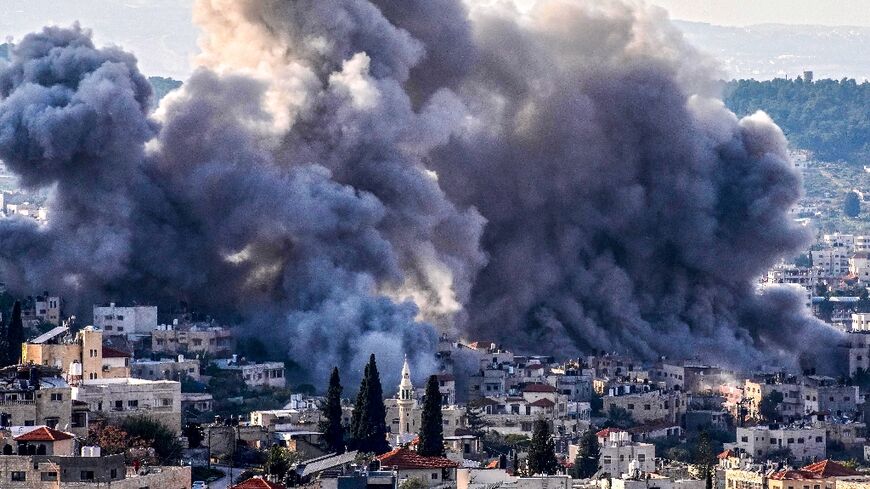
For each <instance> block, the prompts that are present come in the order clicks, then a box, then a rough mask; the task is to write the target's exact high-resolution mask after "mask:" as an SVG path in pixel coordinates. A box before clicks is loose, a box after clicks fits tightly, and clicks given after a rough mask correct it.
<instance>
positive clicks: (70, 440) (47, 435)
mask: <svg viewBox="0 0 870 489" xmlns="http://www.w3.org/2000/svg"><path fill="white" fill-rule="evenodd" d="M3 438H4V439H3V442H2V445H3V454H4V455H12V454H13V453H14V454H16V455H63V456H72V455H74V454H75V448H76V447H75V436H74V435H73V434H71V433H65V432H63V431H58V430H55V429H52V428H49V427H48V426H41V427H39V428H35V429H30V430H28V431H25V432H24V433H22V434H20V435H18V436H11V434H10V437H6V436H4V437H3Z"/></svg>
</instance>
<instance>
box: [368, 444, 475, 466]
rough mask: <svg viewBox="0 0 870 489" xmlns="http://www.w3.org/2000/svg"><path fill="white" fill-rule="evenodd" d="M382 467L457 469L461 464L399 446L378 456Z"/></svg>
mask: <svg viewBox="0 0 870 489" xmlns="http://www.w3.org/2000/svg"><path fill="white" fill-rule="evenodd" d="M378 461H380V462H381V467H395V468H396V469H398V470H413V469H455V468H457V467H458V466H459V465H458V464H457V463H456V462H454V461H452V460H450V459H447V458H444V457H424V456H423V455H419V454H417V452H414V451H411V450H409V449H407V448H397V449H395V450H393V451H392V452H387V453H385V454H383V455H380V456H378Z"/></svg>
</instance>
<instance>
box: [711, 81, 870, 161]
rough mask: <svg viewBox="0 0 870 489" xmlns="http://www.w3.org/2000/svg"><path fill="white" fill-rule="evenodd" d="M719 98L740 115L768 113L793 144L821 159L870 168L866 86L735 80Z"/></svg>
mask: <svg viewBox="0 0 870 489" xmlns="http://www.w3.org/2000/svg"><path fill="white" fill-rule="evenodd" d="M723 99H724V101H725V104H726V105H727V106H728V108H730V109H731V110H732V111H734V112H735V113H736V114H737V115H740V116H743V115H747V114H751V113H753V112H755V111H757V110H763V111H765V112H767V113H768V114H769V115H770V116H771V117H772V118H773V120H774V121H775V122H776V123H777V124H779V126H780V127H781V128H782V130H783V132H785V134H786V136H788V138H789V141H790V142H791V144H793V145H794V146H796V147H799V148H802V149H809V150H811V151H813V152H815V153H816V156H817V157H818V158H819V159H821V160H825V161H838V160H845V161H847V162H849V163H852V164H858V165H868V164H870V83H867V82H864V83H857V82H856V81H855V80H852V79H843V80H817V81H815V82H813V83H806V82H804V81H803V80H802V79H800V78H797V79H794V80H785V79H781V78H780V79H775V80H770V81H756V80H739V81H731V82H728V83H727V84H726V85H725V90H724V97H723Z"/></svg>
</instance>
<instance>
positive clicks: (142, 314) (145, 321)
mask: <svg viewBox="0 0 870 489" xmlns="http://www.w3.org/2000/svg"><path fill="white" fill-rule="evenodd" d="M94 327H95V328H97V329H101V330H103V334H105V335H131V334H137V335H148V334H151V332H152V331H154V329H155V328H157V306H130V307H122V306H117V305H115V303H114V302H112V303H110V304H109V305H108V306H94Z"/></svg>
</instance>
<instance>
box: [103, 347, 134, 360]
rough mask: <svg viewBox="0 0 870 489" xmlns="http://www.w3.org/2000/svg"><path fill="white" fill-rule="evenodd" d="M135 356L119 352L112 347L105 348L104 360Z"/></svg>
mask: <svg viewBox="0 0 870 489" xmlns="http://www.w3.org/2000/svg"><path fill="white" fill-rule="evenodd" d="M132 356H133V355H131V354H129V353H127V352H125V351H121V350H118V349H117V348H112V347H111V346H105V345H104V346H103V358H131V357H132Z"/></svg>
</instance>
